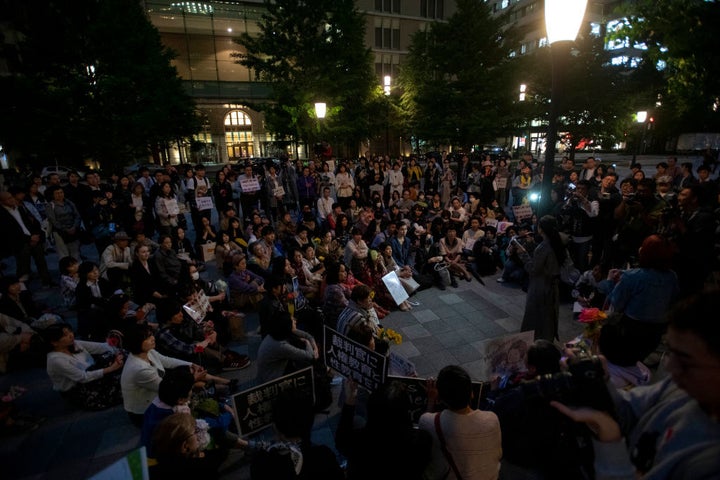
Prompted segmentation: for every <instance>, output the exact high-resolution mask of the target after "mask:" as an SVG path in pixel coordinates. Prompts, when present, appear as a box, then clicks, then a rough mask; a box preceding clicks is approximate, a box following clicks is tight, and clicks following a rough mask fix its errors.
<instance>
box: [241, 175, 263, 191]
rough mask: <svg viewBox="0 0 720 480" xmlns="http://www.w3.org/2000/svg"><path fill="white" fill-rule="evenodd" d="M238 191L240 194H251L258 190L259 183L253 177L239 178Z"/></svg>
mask: <svg viewBox="0 0 720 480" xmlns="http://www.w3.org/2000/svg"><path fill="white" fill-rule="evenodd" d="M240 189H241V190H242V193H252V192H257V191H259V190H260V182H258V179H257V178H255V177H252V178H241V179H240Z"/></svg>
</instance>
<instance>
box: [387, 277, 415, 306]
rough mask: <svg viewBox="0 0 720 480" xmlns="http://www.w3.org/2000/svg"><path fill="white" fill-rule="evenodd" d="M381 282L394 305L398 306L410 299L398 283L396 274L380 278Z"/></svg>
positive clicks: (398, 278)
mask: <svg viewBox="0 0 720 480" xmlns="http://www.w3.org/2000/svg"><path fill="white" fill-rule="evenodd" d="M382 281H383V283H384V284H385V286H386V287H387V289H388V292H390V295H391V296H392V297H393V300H395V303H396V304H398V305H400V304H401V303H402V302H404V301H405V300H407V299H408V298H410V295H408V293H407V291H406V290H405V288H404V287H403V286H402V283H400V277H398V275H397V273H396V272H390V273H388V274H387V275H385V276H384V277H382Z"/></svg>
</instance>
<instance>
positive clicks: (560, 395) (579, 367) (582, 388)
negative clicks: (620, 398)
mask: <svg viewBox="0 0 720 480" xmlns="http://www.w3.org/2000/svg"><path fill="white" fill-rule="evenodd" d="M519 389H520V391H521V392H522V396H523V398H524V401H533V400H538V399H543V400H546V401H548V402H549V401H551V400H556V401H558V402H560V403H563V404H565V405H573V406H583V407H590V408H594V409H596V410H600V411H604V412H608V413H609V414H610V415H612V416H614V412H615V405H614V403H613V401H612V398H611V397H610V392H609V391H608V389H607V386H606V385H605V370H604V368H603V365H602V361H601V360H600V359H599V358H598V357H597V356H587V355H585V356H579V357H575V358H572V359H570V360H568V370H567V371H564V372H558V373H554V374H547V375H542V376H540V377H539V378H537V379H535V380H532V381H529V382H525V383H522V384H521V385H520V386H519Z"/></svg>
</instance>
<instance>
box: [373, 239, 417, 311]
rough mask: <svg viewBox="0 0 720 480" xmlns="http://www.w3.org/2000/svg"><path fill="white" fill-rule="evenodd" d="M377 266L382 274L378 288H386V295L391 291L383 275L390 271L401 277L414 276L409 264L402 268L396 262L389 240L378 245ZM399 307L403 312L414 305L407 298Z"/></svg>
mask: <svg viewBox="0 0 720 480" xmlns="http://www.w3.org/2000/svg"><path fill="white" fill-rule="evenodd" d="M376 268H377V271H378V274H379V275H380V281H379V282H377V284H376V288H378V289H382V290H384V292H383V293H384V294H385V295H383V296H384V297H386V296H387V295H389V292H387V287H386V286H385V283H384V282H383V281H382V277H384V276H385V275H387V274H388V273H390V272H396V273H397V275H398V277H400V278H412V269H411V268H410V266H409V265H405V267H403V268H400V267H399V266H398V264H397V263H395V259H394V258H393V248H392V246H391V245H390V244H389V243H387V242H383V243H381V244H380V246H379V247H378V256H377V263H376ZM391 298H392V297H391ZM398 308H400V310H402V311H403V312H407V311H408V310H412V307H411V306H410V304H409V303H408V302H407V300H405V301H403V302H402V303H401V304H400V305H398Z"/></svg>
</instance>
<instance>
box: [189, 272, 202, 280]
mask: <svg viewBox="0 0 720 480" xmlns="http://www.w3.org/2000/svg"><path fill="white" fill-rule="evenodd" d="M190 277H191V278H192V279H193V280H199V279H200V273H198V272H195V273H191V274H190Z"/></svg>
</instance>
